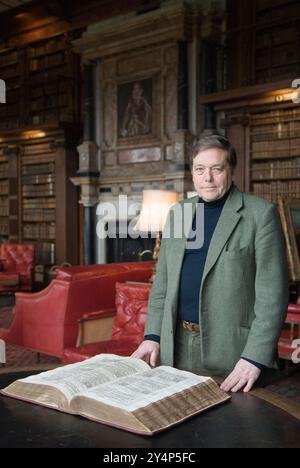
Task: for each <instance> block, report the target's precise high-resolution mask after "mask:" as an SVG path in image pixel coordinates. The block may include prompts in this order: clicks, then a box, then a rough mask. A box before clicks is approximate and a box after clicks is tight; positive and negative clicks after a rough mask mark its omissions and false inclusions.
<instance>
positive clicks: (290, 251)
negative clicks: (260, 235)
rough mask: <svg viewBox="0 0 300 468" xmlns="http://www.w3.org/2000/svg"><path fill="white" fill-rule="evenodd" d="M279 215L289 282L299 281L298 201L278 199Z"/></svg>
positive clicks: (299, 208) (299, 214)
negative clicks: (285, 250) (284, 242)
mask: <svg viewBox="0 0 300 468" xmlns="http://www.w3.org/2000/svg"><path fill="white" fill-rule="evenodd" d="M279 213H280V218H281V222H282V227H283V232H284V236H285V241H286V249H287V259H288V266H289V275H290V280H292V281H300V260H299V256H300V200H299V199H284V198H280V199H279Z"/></svg>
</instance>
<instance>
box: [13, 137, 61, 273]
mask: <svg viewBox="0 0 300 468" xmlns="http://www.w3.org/2000/svg"><path fill="white" fill-rule="evenodd" d="M55 158H56V157H55V152H53V151H51V150H50V149H49V143H47V142H45V143H40V142H39V141H37V142H35V143H30V144H27V145H26V146H25V147H24V152H23V154H22V158H21V186H22V239H23V240H24V241H25V242H33V243H35V246H36V262H37V263H38V264H42V265H53V264H55V261H56V246H55V239H56V178H55Z"/></svg>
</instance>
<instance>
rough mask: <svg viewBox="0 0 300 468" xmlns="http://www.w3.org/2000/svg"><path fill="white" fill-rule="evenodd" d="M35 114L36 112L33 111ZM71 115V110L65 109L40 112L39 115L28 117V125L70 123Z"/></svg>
mask: <svg viewBox="0 0 300 468" xmlns="http://www.w3.org/2000/svg"><path fill="white" fill-rule="evenodd" d="M34 112H37V111H34ZM72 120H73V114H72V111H71V110H68V109H67V108H62V109H61V110H60V109H57V108H56V109H55V110H54V109H53V110H49V111H44V110H43V111H40V113H39V114H37V113H35V114H33V115H32V116H31V117H30V123H31V124H32V125H42V124H50V123H53V124H54V123H57V122H72Z"/></svg>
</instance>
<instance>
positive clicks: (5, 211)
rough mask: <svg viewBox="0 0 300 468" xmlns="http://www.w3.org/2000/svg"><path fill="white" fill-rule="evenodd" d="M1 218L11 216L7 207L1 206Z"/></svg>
mask: <svg viewBox="0 0 300 468" xmlns="http://www.w3.org/2000/svg"><path fill="white" fill-rule="evenodd" d="M0 216H9V209H8V206H7V205H0Z"/></svg>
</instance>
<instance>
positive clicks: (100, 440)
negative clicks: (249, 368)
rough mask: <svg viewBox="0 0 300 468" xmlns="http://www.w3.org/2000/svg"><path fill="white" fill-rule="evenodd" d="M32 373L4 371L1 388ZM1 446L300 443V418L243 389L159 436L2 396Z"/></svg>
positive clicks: (270, 445) (192, 446)
mask: <svg viewBox="0 0 300 468" xmlns="http://www.w3.org/2000/svg"><path fill="white" fill-rule="evenodd" d="M26 375H28V373H27V374H25V373H23V374H20V373H19V374H6V375H5V374H0V388H3V387H5V386H6V385H8V384H9V383H11V382H12V381H14V380H15V379H17V378H21V377H25V376H26ZM0 434H1V437H0V447H2V448H3V447H6V448H8V447H69V448H75V447H76V448H77V447H78V448H80V447H86V448H92V447H93V448H100V447H102V448H103V447H105V448H108V447H109V448H130V449H131V450H132V448H144V449H147V450H151V449H155V448H162V447H163V448H168V449H173V450H174V451H176V450H177V449H178V450H180V449H184V448H189V449H195V448H203V447H207V448H209V447H236V448H238V447H245V448H246V447H268V448H275V447H298V448H299V447H300V422H299V420H297V419H296V418H295V417H293V416H291V415H290V414H289V413H288V412H286V411H284V410H282V409H280V408H278V407H276V406H275V405H273V404H271V403H270V402H267V401H265V400H263V399H261V398H258V397H257V396H254V395H251V394H243V393H238V394H234V395H232V399H231V401H230V402H228V403H225V404H223V405H220V406H218V407H215V408H212V409H210V410H208V411H207V412H205V413H202V414H201V415H198V416H195V417H193V418H191V419H190V420H188V421H186V422H185V423H183V424H180V425H178V426H176V427H174V428H172V429H170V430H167V431H165V432H162V433H161V434H158V435H156V436H153V437H147V436H138V435H135V434H131V433H129V432H125V431H122V430H119V429H115V428H112V427H108V426H105V425H103V424H99V423H95V422H92V421H89V420H87V419H84V418H81V417H79V416H72V415H69V414H65V413H60V412H58V411H55V410H51V409H48V408H44V407H41V406H38V405H33V404H30V403H25V402H22V401H19V400H16V399H12V398H8V397H4V396H0Z"/></svg>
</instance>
